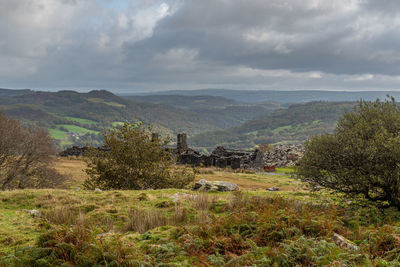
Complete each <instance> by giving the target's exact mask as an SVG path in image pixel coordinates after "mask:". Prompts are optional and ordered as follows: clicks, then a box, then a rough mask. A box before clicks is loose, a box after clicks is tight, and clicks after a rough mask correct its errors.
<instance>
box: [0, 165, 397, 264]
mask: <svg viewBox="0 0 400 267" xmlns="http://www.w3.org/2000/svg"><path fill="white" fill-rule="evenodd" d="M84 167H85V163H84V162H83V161H80V160H79V159H60V160H59V161H58V163H57V165H56V168H57V170H59V171H60V172H62V173H66V172H68V170H72V171H73V172H70V175H71V176H70V177H71V178H70V180H71V183H70V184H69V187H70V188H71V189H65V190H58V189H51V190H50V189H42V190H16V191H4V192H0V213H1V215H2V216H0V226H1V227H0V243H1V246H0V258H1V260H0V265H4V266H58V265H62V264H64V265H66V266H95V265H100V266H118V265H121V266H274V265H275V266H294V265H303V266H321V265H330V266H399V264H398V261H399V260H400V258H399V255H400V212H398V211H397V210H394V209H387V210H378V209H376V208H374V207H360V206H358V205H357V204H356V203H350V202H347V203H346V200H345V199H343V198H342V197H339V196H337V195H336V196H335V195H328V194H323V193H319V194H315V193H311V192H309V191H307V190H306V188H305V187H304V186H303V185H302V184H301V183H300V182H299V181H297V180H296V179H294V178H292V177H291V176H290V175H289V174H287V175H286V174H282V175H264V174H254V173H235V172H232V171H222V170H217V169H198V170H197V173H198V174H197V178H196V179H197V180H198V179H203V178H204V179H207V180H213V179H215V180H225V181H233V182H239V185H241V187H242V188H243V190H242V191H240V192H235V193H227V192H220V193H198V192H193V191H191V190H183V189H182V190H177V189H163V190H147V191H84V190H80V189H77V188H76V187H77V186H79V185H80V184H81V183H82V182H83V181H84V180H85V179H86V177H85V173H84V172H83V171H78V170H81V169H82V168H84ZM282 171H284V172H288V170H287V169H285V170H282ZM274 185H275V186H279V187H280V188H281V191H279V192H268V191H266V190H265V189H264V188H266V186H274ZM341 199H342V200H341ZM32 210H37V211H38V213H36V212H33V211H32ZM334 233H337V234H340V235H342V236H344V237H346V238H347V239H348V240H349V242H353V243H354V244H356V245H357V246H358V247H359V249H358V250H351V249H349V248H346V247H341V246H340V245H337V244H336V243H335V242H334V241H333V240H332V236H333V234H334Z"/></svg>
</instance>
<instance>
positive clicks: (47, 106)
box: [0, 90, 279, 147]
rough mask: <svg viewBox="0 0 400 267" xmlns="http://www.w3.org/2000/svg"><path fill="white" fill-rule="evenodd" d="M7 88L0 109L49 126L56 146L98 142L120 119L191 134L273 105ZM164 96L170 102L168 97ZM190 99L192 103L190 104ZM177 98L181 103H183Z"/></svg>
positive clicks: (236, 122) (27, 121) (229, 124)
mask: <svg viewBox="0 0 400 267" xmlns="http://www.w3.org/2000/svg"><path fill="white" fill-rule="evenodd" d="M12 91H13V90H3V91H1V92H3V95H0V110H3V111H4V112H5V114H7V115H10V116H13V117H15V118H18V119H20V120H21V121H23V122H24V123H25V124H32V125H39V126H41V127H45V128H47V129H49V131H50V134H51V135H52V136H53V138H54V139H56V140H58V145H59V147H65V146H71V145H85V144H86V143H92V144H99V142H100V140H101V139H100V137H99V134H100V132H101V131H102V130H104V129H107V128H109V127H111V126H115V125H118V124H122V123H123V122H137V121H143V122H145V123H146V124H149V125H152V127H153V129H154V131H156V132H159V133H161V134H162V135H164V136H170V137H172V138H174V137H175V135H176V134H177V133H180V132H186V133H188V134H189V135H194V134H198V133H201V132H204V131H212V130H220V129H225V128H228V127H232V126H235V125H239V124H241V123H243V122H244V121H246V120H248V119H250V118H254V117H256V116H258V115H262V114H266V113H268V112H271V111H272V110H275V109H277V108H278V107H279V106H278V105H276V104H274V105H273V104H271V105H267V104H264V105H248V104H240V103H237V102H236V101H232V100H229V99H224V98H220V97H211V98H212V99H209V98H206V99H201V98H196V100H189V99H187V98H186V97H184V98H185V99H186V101H185V100H182V99H181V98H180V97H177V101H176V102H177V103H181V105H180V106H178V105H175V106H174V105H168V104H164V102H163V103H158V102H155V101H153V102H147V103H144V102H137V101H131V100H130V99H128V98H123V97H119V96H117V95H114V94H113V93H111V92H108V91H105V90H95V91H91V92H89V93H78V92H75V91H59V92H35V91H31V90H17V91H16V92H14V93H13V92H12ZM169 101H170V102H171V103H172V102H173V99H169ZM196 101H197V103H198V105H197V106H196V105H191V104H190V103H195V102H196ZM202 102H203V103H204V104H201V103H202ZM183 103H187V104H186V107H185V106H184V105H183ZM234 104H235V105H238V106H234ZM213 106H214V108H213ZM189 107H190V108H189Z"/></svg>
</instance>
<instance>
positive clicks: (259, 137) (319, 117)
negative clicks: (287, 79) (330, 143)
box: [188, 102, 355, 149]
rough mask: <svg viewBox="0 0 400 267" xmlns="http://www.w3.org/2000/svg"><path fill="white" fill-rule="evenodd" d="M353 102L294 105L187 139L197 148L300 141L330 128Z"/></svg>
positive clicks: (332, 127) (242, 147)
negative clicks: (240, 123)
mask: <svg viewBox="0 0 400 267" xmlns="http://www.w3.org/2000/svg"><path fill="white" fill-rule="evenodd" d="M354 105H355V103H354V102H311V103H307V104H295V105H292V106H290V107H289V108H288V109H280V110H277V111H275V112H273V113H272V114H269V115H265V116H261V117H259V118H257V119H253V120H249V121H247V122H246V123H244V124H242V125H240V126H237V127H233V128H229V129H226V130H219V131H212V132H205V133H201V134H198V135H196V136H194V137H192V138H190V139H189V140H188V141H189V144H190V145H191V146H193V147H195V148H198V149H204V148H205V149H210V148H212V147H215V146H218V145H222V146H225V147H230V148H239V149H248V148H253V147H255V146H256V145H258V144H261V143H268V144H275V143H302V142H304V141H305V140H307V139H308V138H309V137H310V136H312V135H315V134H321V133H323V132H330V131H332V130H333V129H334V127H335V125H336V122H337V120H338V118H339V117H340V115H341V114H342V113H343V112H344V111H345V110H351V109H352V108H353V107H354Z"/></svg>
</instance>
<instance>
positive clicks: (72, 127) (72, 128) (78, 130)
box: [57, 124, 98, 134]
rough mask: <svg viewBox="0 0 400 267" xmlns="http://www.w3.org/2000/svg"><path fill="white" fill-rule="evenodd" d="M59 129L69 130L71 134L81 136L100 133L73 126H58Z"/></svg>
mask: <svg viewBox="0 0 400 267" xmlns="http://www.w3.org/2000/svg"><path fill="white" fill-rule="evenodd" d="M57 127H63V128H65V129H67V130H68V131H69V132H74V133H79V134H87V133H98V132H97V131H93V130H89V129H86V128H83V127H79V126H76V125H72V124H57Z"/></svg>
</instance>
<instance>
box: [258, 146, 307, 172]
mask: <svg viewBox="0 0 400 267" xmlns="http://www.w3.org/2000/svg"><path fill="white" fill-rule="evenodd" d="M303 154H304V147H303V146H302V145H276V146H274V147H273V148H272V149H271V150H268V151H267V152H266V153H265V154H264V165H266V166H275V167H290V166H294V165H296V164H297V162H298V161H299V159H300V158H301V157H302V156H303Z"/></svg>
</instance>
